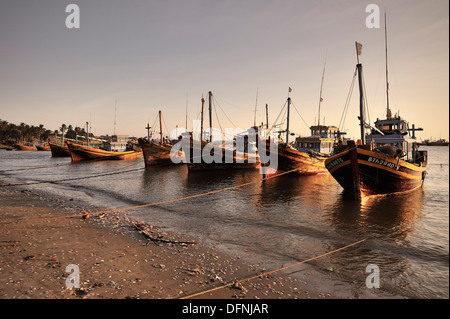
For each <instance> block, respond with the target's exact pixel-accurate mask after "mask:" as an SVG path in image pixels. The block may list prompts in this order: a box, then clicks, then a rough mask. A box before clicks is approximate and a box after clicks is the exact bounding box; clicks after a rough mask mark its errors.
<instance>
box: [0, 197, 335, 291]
mask: <svg viewBox="0 0 450 319" xmlns="http://www.w3.org/2000/svg"><path fill="white" fill-rule="evenodd" d="M73 204H74V203H73V202H70V201H67V202H66V203H61V201H59V202H56V201H54V200H52V199H49V198H46V197H43V195H39V194H37V193H33V192H31V191H28V190H12V189H6V188H3V189H0V245H1V253H0V298H3V299H10V298H18V299H27V298H32V299H35V298H39V299H40V298H52V299H73V298H95V299H103V298H107V299H108V298H113V299H122V298H141V299H155V298H164V299H167V298H180V297H186V296H189V295H191V294H194V293H197V292H201V291H205V290H208V289H211V288H214V287H220V286H223V285H225V284H227V283H231V282H234V281H236V280H239V279H243V278H247V277H251V276H255V275H258V274H261V273H263V272H264V271H265V270H264V269H261V268H259V267H258V266H257V265H250V264H247V263H246V262H244V261H243V260H242V259H240V258H237V257H233V256H228V255H224V254H223V253H221V252H219V251H218V250H217V249H216V248H214V247H209V246H207V245H204V244H202V243H198V242H196V243H195V244H190V242H193V241H194V242H195V240H193V239H191V238H181V237H180V236H178V235H176V234H170V233H167V232H164V231H162V230H161V229H160V228H159V227H157V226H150V227H149V228H147V230H148V235H150V236H151V237H152V238H153V239H156V240H157V241H154V240H149V238H148V237H147V236H145V235H144V234H142V233H141V232H139V231H138V230H137V229H136V228H135V227H133V226H131V222H130V220H129V219H128V218H127V217H126V215H124V214H123V213H122V214H107V215H106V216H98V215H91V216H90V218H88V219H83V218H82V217H80V216H75V217H70V218H67V217H66V218H57V219H55V218H54V217H62V216H68V215H78V214H80V213H83V210H80V209H77V208H73V207H71V206H76V205H73ZM100 217H102V218H100ZM36 218H42V219H41V220H34V221H27V220H29V219H36ZM180 241H181V243H179V242H180ZM183 242H187V244H186V243H183ZM69 264H75V265H77V266H78V267H79V270H80V277H79V278H80V289H74V288H72V289H69V288H67V287H66V278H67V276H68V275H69V273H68V272H66V267H67V266H68V265H69ZM330 297H333V296H331V295H330V294H327V293H324V292H319V291H315V289H314V287H309V286H308V284H307V283H306V282H301V281H300V280H297V279H294V278H291V277H289V276H287V275H285V274H283V273H281V272H280V273H276V274H271V275H267V276H261V277H258V278H255V279H252V280H249V281H245V282H242V283H239V284H237V285H234V286H230V287H225V288H221V289H218V290H215V291H213V292H210V293H205V294H201V295H198V296H196V297H195V298H208V299H209V298H212V299H222V298H225V299H241V298H245V299H263V298H264V299H273V298H283V299H285V298H291V299H292V298H330Z"/></svg>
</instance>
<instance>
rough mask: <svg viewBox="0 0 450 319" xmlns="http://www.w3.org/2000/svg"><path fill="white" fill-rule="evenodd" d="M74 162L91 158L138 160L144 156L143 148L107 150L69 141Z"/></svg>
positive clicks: (68, 144)
mask: <svg viewBox="0 0 450 319" xmlns="http://www.w3.org/2000/svg"><path fill="white" fill-rule="evenodd" d="M66 143H67V146H68V148H69V152H70V157H71V158H72V162H79V161H90V160H136V159H138V158H140V157H141V156H142V150H140V149H139V150H138V149H135V148H134V147H132V146H131V147H130V148H129V149H128V150H126V151H123V152H116V151H105V150H102V149H98V148H93V147H89V146H84V145H80V144H76V143H73V142H70V141H67V142H66Z"/></svg>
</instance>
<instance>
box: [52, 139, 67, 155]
mask: <svg viewBox="0 0 450 319" xmlns="http://www.w3.org/2000/svg"><path fill="white" fill-rule="evenodd" d="M48 145H49V146H50V151H51V152H52V157H70V151H69V147H68V146H67V144H61V143H58V142H56V141H55V142H51V141H49V142H48Z"/></svg>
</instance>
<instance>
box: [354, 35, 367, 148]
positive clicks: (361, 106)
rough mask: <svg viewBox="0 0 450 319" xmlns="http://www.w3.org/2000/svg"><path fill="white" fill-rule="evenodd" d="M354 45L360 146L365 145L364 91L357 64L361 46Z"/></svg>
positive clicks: (356, 43) (359, 64)
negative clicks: (357, 85) (357, 84)
mask: <svg viewBox="0 0 450 319" xmlns="http://www.w3.org/2000/svg"><path fill="white" fill-rule="evenodd" d="M355 45H356V58H357V60H358V64H357V65H356V68H357V69H358V83H359V126H360V130H361V144H365V134H364V133H365V131H364V129H365V116H364V90H363V84H362V64H361V63H359V56H360V55H361V49H362V45H361V44H360V43H358V42H355Z"/></svg>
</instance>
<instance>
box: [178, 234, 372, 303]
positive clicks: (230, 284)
mask: <svg viewBox="0 0 450 319" xmlns="http://www.w3.org/2000/svg"><path fill="white" fill-rule="evenodd" d="M366 239H367V238H365V239H362V240H358V241H357V242H354V243H353V244H350V245H347V246H344V247H341V248H338V249H335V250H332V251H330V252H327V253H324V254H322V255H319V256H316V257H312V258H309V259H306V260H303V261H300V262H297V263H295V264H292V265H289V266H285V267H281V268H278V269H275V270H271V271H268V272H265V273H261V274H258V275H255V276H252V277H248V278H244V279H240V280H237V281H232V282H229V283H227V284H225V285H222V286H219V287H215V288H211V289H208V290H203V291H200V292H197V293H194V294H191V295H187V296H184V297H181V298H180V299H189V298H193V297H197V296H200V295H203V294H206V293H209V292H213V291H216V290H219V289H222V288H225V287H230V286H235V285H237V284H239V283H242V282H245V281H250V280H252V279H256V278H259V277H263V276H267V275H270V274H273V273H276V272H278V271H281V270H285V269H288V268H291V267H294V266H298V265H301V264H304V263H307V262H309V261H313V260H316V259H319V258H322V257H324V256H327V255H331V254H333V253H335V252H338V251H340V250H343V249H346V248H349V247H351V246H354V245H357V244H360V243H362V242H364V241H365V240H366Z"/></svg>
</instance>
